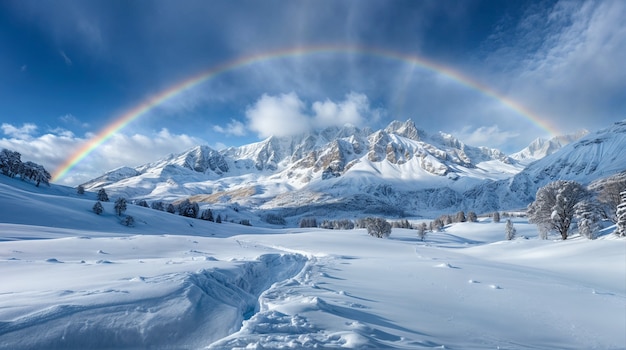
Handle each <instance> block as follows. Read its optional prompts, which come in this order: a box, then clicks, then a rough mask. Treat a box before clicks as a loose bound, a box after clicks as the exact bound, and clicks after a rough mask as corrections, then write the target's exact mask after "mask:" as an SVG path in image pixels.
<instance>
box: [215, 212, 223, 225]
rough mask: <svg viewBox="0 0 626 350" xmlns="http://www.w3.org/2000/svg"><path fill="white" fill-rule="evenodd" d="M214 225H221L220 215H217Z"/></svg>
mask: <svg viewBox="0 0 626 350" xmlns="http://www.w3.org/2000/svg"><path fill="white" fill-rule="evenodd" d="M215 223H216V224H221V223H222V216H221V215H220V214H217V218H215Z"/></svg>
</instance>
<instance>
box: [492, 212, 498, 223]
mask: <svg viewBox="0 0 626 350" xmlns="http://www.w3.org/2000/svg"><path fill="white" fill-rule="evenodd" d="M492 217H493V222H495V223H498V222H500V212H498V211H494V212H493V216H492Z"/></svg>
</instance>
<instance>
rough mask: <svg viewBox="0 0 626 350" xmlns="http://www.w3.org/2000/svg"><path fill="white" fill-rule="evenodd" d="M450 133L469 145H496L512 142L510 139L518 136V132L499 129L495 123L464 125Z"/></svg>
mask: <svg viewBox="0 0 626 350" xmlns="http://www.w3.org/2000/svg"><path fill="white" fill-rule="evenodd" d="M452 135H454V136H455V137H457V138H458V139H460V140H461V141H463V143H465V144H468V145H471V146H479V147H480V146H487V147H498V146H500V145H506V144H511V143H513V142H512V140H511V139H515V138H516V137H518V136H519V133H516V132H512V131H506V130H500V128H499V127H498V126H497V125H492V126H481V127H478V128H476V129H474V128H473V127H472V126H466V127H464V128H463V129H461V130H460V131H454V132H452Z"/></svg>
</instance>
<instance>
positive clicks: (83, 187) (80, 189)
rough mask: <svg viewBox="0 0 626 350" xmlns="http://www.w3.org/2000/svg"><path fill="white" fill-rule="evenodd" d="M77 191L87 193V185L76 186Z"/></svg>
mask: <svg viewBox="0 0 626 350" xmlns="http://www.w3.org/2000/svg"><path fill="white" fill-rule="evenodd" d="M76 193H78V194H85V186H83V185H78V187H76Z"/></svg>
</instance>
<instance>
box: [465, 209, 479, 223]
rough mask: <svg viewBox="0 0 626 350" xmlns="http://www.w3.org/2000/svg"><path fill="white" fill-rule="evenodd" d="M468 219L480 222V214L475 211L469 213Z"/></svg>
mask: <svg viewBox="0 0 626 350" xmlns="http://www.w3.org/2000/svg"><path fill="white" fill-rule="evenodd" d="M467 221H469V222H478V216H477V215H476V213H474V212H473V211H470V212H468V213H467Z"/></svg>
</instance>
